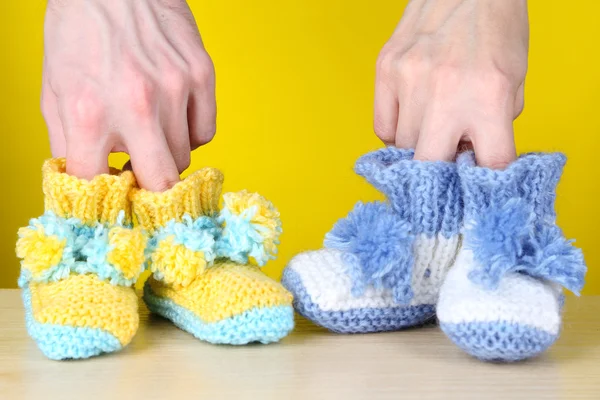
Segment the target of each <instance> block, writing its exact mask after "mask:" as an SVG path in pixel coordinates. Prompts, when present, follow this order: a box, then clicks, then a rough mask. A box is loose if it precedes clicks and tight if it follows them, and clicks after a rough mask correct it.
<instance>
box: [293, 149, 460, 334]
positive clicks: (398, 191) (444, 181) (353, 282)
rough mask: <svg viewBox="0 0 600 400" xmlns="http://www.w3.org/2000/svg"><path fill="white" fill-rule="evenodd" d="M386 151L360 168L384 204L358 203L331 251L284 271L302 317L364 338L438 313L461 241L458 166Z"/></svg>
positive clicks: (328, 239) (330, 237) (332, 239)
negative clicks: (381, 195)
mask: <svg viewBox="0 0 600 400" xmlns="http://www.w3.org/2000/svg"><path fill="white" fill-rule="evenodd" d="M413 155H414V151H412V150H403V149H397V148H393V147H390V148H385V149H381V150H376V151H374V152H371V153H368V154H366V155H364V156H362V157H360V158H359V159H358V161H357V162H356V165H355V171H356V172H357V173H358V174H359V175H361V176H363V177H365V178H366V179H367V181H369V182H370V183H371V184H373V186H375V187H376V188H377V189H379V190H380V191H382V192H383V193H384V194H385V195H386V197H387V199H388V201H387V202H385V203H382V202H374V203H366V204H363V203H358V204H357V205H356V206H355V208H354V210H352V211H351V212H350V214H349V215H348V216H347V217H346V218H344V219H341V220H340V221H338V222H337V224H336V225H335V226H334V227H333V229H332V230H331V231H330V232H329V233H328V234H327V235H326V236H325V241H324V245H325V249H323V250H318V251H311V252H306V253H303V254H300V255H298V256H296V257H295V258H294V259H292V261H290V263H289V264H288V266H287V267H286V269H285V270H284V274H283V281H282V282H283V284H284V286H285V287H286V288H288V289H289V290H290V291H291V292H292V293H293V294H294V306H295V308H296V310H297V311H298V312H300V313H301V314H303V315H304V316H306V317H307V318H309V319H311V320H312V321H313V322H315V323H317V324H319V325H322V326H325V327H326V328H328V329H331V330H333V331H335V332H343V333H366V332H380V331H387V330H397V329H402V328H405V327H409V326H414V325H418V324H422V323H424V322H426V321H428V320H429V319H431V318H433V317H434V316H435V304H436V302H437V298H438V293H439V289H440V287H441V285H442V282H443V280H444V278H445V276H446V274H447V272H448V270H449V269H450V268H451V267H452V265H453V263H454V260H455V257H456V254H457V251H458V248H459V245H460V241H461V237H460V231H461V228H462V220H463V213H462V202H461V197H460V185H459V181H458V172H457V169H456V164H455V163H447V162H422V161H415V160H413V159H412V158H413Z"/></svg>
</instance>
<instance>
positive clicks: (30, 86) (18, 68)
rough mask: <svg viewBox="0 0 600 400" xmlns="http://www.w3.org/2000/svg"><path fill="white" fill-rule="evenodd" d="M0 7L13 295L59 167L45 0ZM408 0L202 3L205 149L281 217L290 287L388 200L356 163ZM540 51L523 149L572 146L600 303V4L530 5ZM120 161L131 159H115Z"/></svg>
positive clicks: (571, 178) (581, 228) (581, 235)
mask: <svg viewBox="0 0 600 400" xmlns="http://www.w3.org/2000/svg"><path fill="white" fill-rule="evenodd" d="M1 3H2V4H1V6H0V37H2V52H1V56H2V62H1V63H0V83H1V90H2V93H1V95H0V122H1V126H2V130H3V133H2V138H3V145H2V148H0V152H1V159H2V189H3V193H2V200H1V201H2V203H1V204H0V210H1V213H2V214H1V220H0V226H1V228H0V257H1V259H2V263H1V264H0V287H15V286H16V279H17V276H18V271H19V267H18V261H17V259H16V257H15V255H14V243H15V240H16V231H17V228H18V227H19V226H22V225H26V224H27V221H28V219H29V218H31V217H34V216H37V215H39V214H41V213H42V211H43V208H42V193H41V177H40V166H41V163H42V161H43V160H44V159H45V158H46V157H49V155H50V153H49V147H48V142H47V139H46V129H45V126H44V122H43V119H42V117H41V115H40V111H39V90H40V89H39V88H40V81H41V78H40V77H41V62H42V48H43V45H42V39H43V37H42V23H43V14H44V7H45V2H43V1H2V2H1ZM405 3H406V2H405V1H398V0H379V1H368V2H366V1H355V2H349V1H347V0H345V1H342V0H288V1H275V0H271V1H268V0H256V1H243V0H228V1H223V0H191V1H190V5H191V6H192V8H193V11H194V14H195V15H196V18H197V21H198V25H199V27H200V30H201V33H202V36H203V39H204V42H205V44H206V47H207V49H208V51H209V53H210V54H211V56H212V58H213V60H214V63H215V65H216V71H217V96H218V99H217V100H218V107H219V117H218V133H217V136H216V138H215V140H214V141H213V142H212V143H210V144H209V145H207V146H205V147H204V148H202V149H200V150H198V151H196V152H195V153H194V156H193V167H192V168H198V167H200V166H203V165H211V166H215V167H219V168H221V169H222V170H223V171H224V172H225V176H226V188H225V189H226V190H239V189H243V188H248V189H250V190H254V191H258V192H260V193H262V194H263V195H265V196H266V197H268V198H269V199H271V200H272V201H273V202H274V203H275V205H276V206H277V207H278V208H279V210H280V211H281V215H282V219H283V223H284V235H283V237H282V245H281V248H280V257H279V259H278V260H277V261H275V262H273V263H271V264H270V265H268V266H267V267H266V268H265V270H266V272H267V273H268V274H269V275H271V276H273V277H276V278H278V277H279V276H280V273H281V270H282V269H283V267H284V266H285V263H286V262H287V261H288V260H289V259H290V257H292V256H293V255H294V254H296V253H298V252H299V251H302V250H306V249H313V248H318V247H320V245H321V243H322V238H323V234H324V233H325V232H327V231H328V230H329V229H330V228H331V226H332V224H333V223H334V222H335V221H336V220H337V219H338V218H340V217H342V216H344V215H345V214H346V213H347V212H348V211H349V210H350V209H351V208H352V206H353V204H354V203H355V201H357V200H359V199H362V200H370V199H373V198H376V197H378V194H377V193H376V192H375V190H374V189H372V188H371V187H370V186H368V185H367V184H366V183H365V182H363V181H362V180H361V178H359V177H357V176H356V175H354V173H353V172H352V166H353V163H354V161H355V159H356V158H357V157H358V156H360V155H361V154H363V153H365V152H367V151H369V150H372V149H375V148H377V147H378V146H380V143H379V142H378V140H377V139H376V137H375V135H374V134H373V133H372V108H373V105H372V103H373V82H374V74H375V68H374V67H375V60H376V57H377V54H378V52H379V49H380V48H381V46H382V45H383V44H384V43H385V41H386V40H387V38H388V36H389V35H390V34H391V32H392V30H393V29H394V27H395V25H396V24H397V22H398V20H399V19H400V16H401V15H402V10H403V8H404V5H405ZM529 3H530V8H529V12H530V20H531V52H530V69H529V75H528V79H527V85H526V97H525V98H526V101H525V102H526V106H525V112H524V114H523V115H522V116H521V117H520V118H519V119H518V121H517V122H516V132H517V143H518V146H519V149H520V150H521V151H531V150H545V151H550V150H560V151H563V152H565V153H567V155H568V156H569V162H568V164H567V168H566V171H565V174H564V176H563V180H562V183H561V185H560V188H559V200H558V205H557V207H558V212H559V222H560V225H561V226H562V227H563V229H564V231H565V233H566V235H567V236H568V237H575V238H577V245H579V246H581V247H582V248H583V249H584V252H585V256H586V260H587V263H588V267H589V273H588V276H587V282H588V284H587V287H586V289H585V290H584V293H586V294H600V244H598V243H597V242H598V239H599V236H598V233H597V232H598V229H599V228H600V205H599V200H600V168H599V167H598V165H599V162H600V161H599V160H598V159H599V158H600V149H599V148H600V109H599V106H600V52H599V47H598V42H599V40H600V25H599V24H598V15H600V2H596V1H592V0H588V1H577V2H564V1H559V0H548V1H530V2H529ZM113 161H115V162H122V161H123V158H122V157H120V156H117V157H115V158H114V159H113Z"/></svg>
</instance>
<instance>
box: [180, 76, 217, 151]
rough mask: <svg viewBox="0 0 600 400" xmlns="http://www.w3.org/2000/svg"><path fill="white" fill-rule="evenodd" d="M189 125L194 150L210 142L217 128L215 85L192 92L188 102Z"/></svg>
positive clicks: (191, 144)
mask: <svg viewBox="0 0 600 400" xmlns="http://www.w3.org/2000/svg"><path fill="white" fill-rule="evenodd" d="M187 113H188V126H189V129H190V146H191V149H192V150H195V149H197V148H198V147H200V146H202V145H205V144H207V143H208V142H210V141H211V140H212V139H213V137H214V136H215V133H216V128H217V105H216V102H215V89H214V86H213V87H212V88H209V89H208V90H195V91H193V92H192V93H190V98H189V102H188V109H187Z"/></svg>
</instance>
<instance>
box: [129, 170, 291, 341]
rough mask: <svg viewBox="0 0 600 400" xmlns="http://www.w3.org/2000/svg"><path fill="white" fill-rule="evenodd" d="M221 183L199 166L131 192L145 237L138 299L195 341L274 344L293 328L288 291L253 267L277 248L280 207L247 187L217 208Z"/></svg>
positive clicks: (218, 176)
mask: <svg viewBox="0 0 600 400" xmlns="http://www.w3.org/2000/svg"><path fill="white" fill-rule="evenodd" d="M222 182H223V175H222V174H221V173H220V171H218V170H216V169H214V168H205V169H203V170H200V171H198V172H196V173H194V174H192V175H190V176H189V177H188V178H186V179H184V180H183V181H181V182H179V183H178V184H177V185H175V186H174V187H173V188H172V189H170V190H167V191H165V192H163V193H151V192H148V191H145V190H143V189H134V190H133V191H132V194H131V199H132V201H133V213H134V215H135V217H136V219H137V220H138V221H143V222H140V223H142V224H143V225H144V227H145V228H146V232H147V234H148V235H149V239H148V247H147V249H146V254H147V260H148V265H149V269H150V271H152V273H153V274H152V276H151V277H150V278H149V279H148V281H147V282H146V284H145V286H144V297H143V298H144V301H145V302H146V304H147V306H148V308H149V309H150V311H152V312H154V313H156V314H159V315H161V316H163V317H165V318H167V319H169V320H171V321H172V322H173V323H174V324H175V325H177V326H178V327H180V328H181V329H183V330H185V331H187V332H189V333H191V334H192V335H194V336H195V337H197V338H198V339H201V340H205V341H208V342H211V343H217V344H232V345H241V344H246V343H251V342H261V343H271V342H276V341H278V340H280V339H281V338H283V337H284V336H286V335H287V334H288V333H289V332H290V331H291V330H292V329H293V326H294V316H293V309H292V306H291V304H292V296H291V294H290V293H289V292H288V291H287V290H285V289H284V288H283V286H281V284H279V283H277V282H275V281H273V280H272V279H270V278H268V277H267V276H266V275H264V274H263V273H262V272H261V271H260V269H259V267H260V266H262V265H264V264H265V263H266V262H267V261H268V260H269V259H272V258H274V256H275V254H276V246H277V244H278V243H279V235H280V234H281V222H280V220H279V213H278V212H277V210H276V209H275V208H274V207H273V205H272V204H271V203H270V202H269V201H267V200H266V199H264V198H263V197H262V196H260V195H258V194H256V193H249V192H247V191H241V192H237V193H226V194H225V195H223V203H224V205H223V208H222V209H219V207H218V204H219V199H220V196H221V187H222ZM190 193H191V194H193V196H190Z"/></svg>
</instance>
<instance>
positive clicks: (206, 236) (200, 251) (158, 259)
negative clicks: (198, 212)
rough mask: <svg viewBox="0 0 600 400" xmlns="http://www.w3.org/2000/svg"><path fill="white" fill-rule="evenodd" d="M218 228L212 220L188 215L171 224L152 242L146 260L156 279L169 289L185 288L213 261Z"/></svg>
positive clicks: (172, 221)
mask: <svg viewBox="0 0 600 400" xmlns="http://www.w3.org/2000/svg"><path fill="white" fill-rule="evenodd" d="M219 235H220V227H219V226H218V225H217V222H216V221H215V220H214V218H210V217H207V216H201V217H199V218H196V219H195V220H194V219H192V218H191V216H189V215H185V216H184V217H183V221H182V222H177V221H175V220H171V221H169V222H168V223H167V225H166V226H165V227H164V228H161V229H159V230H158V231H157V233H156V235H155V236H154V237H153V238H152V239H151V241H150V245H149V250H148V257H149V260H150V262H151V270H152V272H153V273H154V274H155V277H156V279H160V280H162V281H163V282H165V283H167V284H169V285H177V286H181V287H185V286H188V285H189V284H190V283H191V282H193V281H194V279H195V278H196V277H197V276H199V275H201V274H202V273H204V271H205V270H206V267H207V266H208V265H210V264H211V263H212V262H213V261H214V259H215V257H216V252H215V238H216V237H217V236H219Z"/></svg>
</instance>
